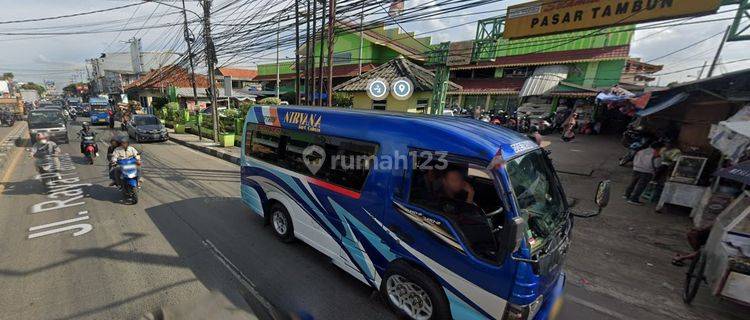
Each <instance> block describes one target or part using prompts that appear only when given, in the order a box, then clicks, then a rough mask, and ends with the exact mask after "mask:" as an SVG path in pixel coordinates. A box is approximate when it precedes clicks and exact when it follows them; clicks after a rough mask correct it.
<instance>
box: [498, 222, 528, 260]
mask: <svg viewBox="0 0 750 320" xmlns="http://www.w3.org/2000/svg"><path fill="white" fill-rule="evenodd" d="M525 234H526V220H525V219H524V218H521V217H515V218H513V219H511V220H510V221H508V223H506V224H505V228H504V230H503V232H501V233H500V234H498V235H497V237H498V239H497V241H498V242H500V243H501V244H502V245H503V246H505V247H506V249H507V250H508V252H510V253H511V254H512V253H513V252H516V250H518V248H520V247H521V242H522V241H523V238H524V236H525Z"/></svg>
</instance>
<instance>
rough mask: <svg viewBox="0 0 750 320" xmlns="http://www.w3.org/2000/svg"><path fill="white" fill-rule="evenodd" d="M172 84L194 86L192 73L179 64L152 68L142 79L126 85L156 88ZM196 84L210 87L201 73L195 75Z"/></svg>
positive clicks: (126, 87)
mask: <svg viewBox="0 0 750 320" xmlns="http://www.w3.org/2000/svg"><path fill="white" fill-rule="evenodd" d="M170 86H174V87H178V88H188V87H192V84H191V83H190V73H189V72H188V71H187V70H185V69H183V68H181V67H179V66H175V65H172V66H168V67H163V68H160V69H156V70H152V71H151V72H149V73H147V74H145V75H144V76H142V77H141V78H140V79H138V80H136V81H133V82H132V83H130V84H128V85H126V86H125V90H130V89H154V88H158V89H160V88H167V87H170ZM195 86H196V87H197V88H208V78H207V77H206V76H204V75H201V74H196V75H195Z"/></svg>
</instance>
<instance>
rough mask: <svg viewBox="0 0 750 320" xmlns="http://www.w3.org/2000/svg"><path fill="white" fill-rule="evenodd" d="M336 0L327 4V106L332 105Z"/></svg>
mask: <svg viewBox="0 0 750 320" xmlns="http://www.w3.org/2000/svg"><path fill="white" fill-rule="evenodd" d="M335 24H336V0H331V4H330V5H329V6H328V107H332V106H333V37H334V33H333V32H334V30H335V29H336V26H335Z"/></svg>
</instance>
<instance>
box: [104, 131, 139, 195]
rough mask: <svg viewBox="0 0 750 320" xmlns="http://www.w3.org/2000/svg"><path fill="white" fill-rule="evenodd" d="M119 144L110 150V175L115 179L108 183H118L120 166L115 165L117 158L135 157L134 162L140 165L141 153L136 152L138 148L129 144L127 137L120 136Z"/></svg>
mask: <svg viewBox="0 0 750 320" xmlns="http://www.w3.org/2000/svg"><path fill="white" fill-rule="evenodd" d="M119 144H120V146H119V147H117V148H115V150H114V151H112V155H111V156H110V159H109V161H110V164H111V167H112V170H114V171H113V172H112V177H113V178H114V179H115V181H114V182H112V183H111V184H110V185H117V186H119V185H120V174H121V173H120V170H121V169H120V167H119V166H117V160H124V159H129V158H135V160H136V164H137V165H139V166H140V165H141V155H140V154H138V150H136V149H135V148H133V147H132V146H130V140H129V139H128V137H121V138H120V139H119Z"/></svg>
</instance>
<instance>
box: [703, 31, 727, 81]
mask: <svg viewBox="0 0 750 320" xmlns="http://www.w3.org/2000/svg"><path fill="white" fill-rule="evenodd" d="M731 28H732V26H729V27H727V31H725V32H724V38H722V39H721V43H720V44H719V49H718V50H716V55H715V56H714V62H713V63H711V68H710V69H708V78H711V77H712V76H713V75H714V71H715V70H716V65H717V64H718V63H719V57H721V51H722V50H724V44H725V43H727V38H728V37H729V30H730V29H731Z"/></svg>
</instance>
